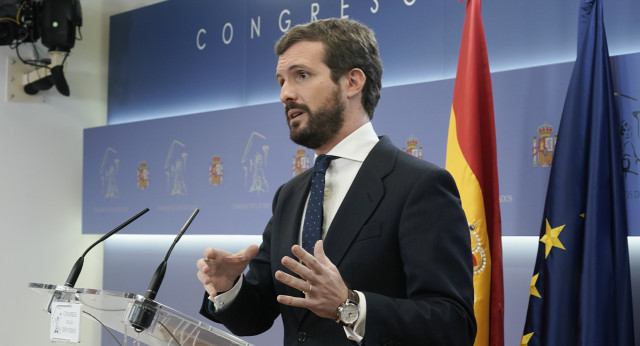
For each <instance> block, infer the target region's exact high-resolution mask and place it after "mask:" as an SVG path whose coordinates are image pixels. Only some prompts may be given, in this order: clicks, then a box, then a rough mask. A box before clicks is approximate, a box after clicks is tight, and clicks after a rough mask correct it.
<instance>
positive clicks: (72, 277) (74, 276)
mask: <svg viewBox="0 0 640 346" xmlns="http://www.w3.org/2000/svg"><path fill="white" fill-rule="evenodd" d="M148 211H149V208H145V209H144V210H143V211H141V212H139V213H138V214H136V215H134V216H133V217H132V218H130V219H129V220H127V221H125V222H123V223H122V224H121V225H120V226H118V227H116V228H114V229H113V230H111V231H110V232H109V233H107V234H105V235H103V236H102V237H101V238H100V239H98V240H97V241H96V242H95V243H93V244H92V245H91V246H89V248H88V249H87V250H85V252H84V253H83V254H82V256H80V258H78V260H77V261H76V264H74V265H73V268H71V273H69V277H68V278H67V281H66V282H65V284H64V285H65V286H67V287H73V286H74V285H75V284H76V281H77V280H78V276H80V271H82V265H83V264H84V256H85V255H86V254H87V252H89V250H91V249H93V247H94V246H96V245H98V244H100V243H101V242H103V241H105V240H106V239H107V238H109V237H110V236H112V235H114V234H115V233H117V232H118V231H120V230H121V229H123V228H125V227H126V226H127V225H129V224H130V223H132V222H133V221H135V220H136V219H137V218H139V217H140V216H142V214H144V213H146V212H148Z"/></svg>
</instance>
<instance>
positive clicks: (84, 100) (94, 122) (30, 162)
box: [0, 0, 158, 345]
mask: <svg viewBox="0 0 640 346" xmlns="http://www.w3.org/2000/svg"><path fill="white" fill-rule="evenodd" d="M155 2H158V1H157V0H155V1H154V0H138V1H134V2H132V1H128V0H89V1H83V2H82V10H83V15H84V26H83V27H82V34H83V36H84V39H83V40H82V41H77V42H76V46H75V48H74V49H73V50H72V55H71V56H70V57H69V58H68V60H67V70H66V72H65V75H66V77H67V82H68V84H69V87H70V89H71V96H70V97H65V96H62V95H60V94H59V93H58V92H57V91H56V90H55V88H52V89H51V90H49V91H45V92H41V93H40V94H39V95H44V99H43V100H44V101H43V102H39V103H16V102H7V100H6V99H5V95H6V90H7V82H8V80H7V60H8V57H10V56H15V55H16V54H15V51H14V50H12V49H10V48H9V47H8V46H2V47H0V157H2V164H1V166H0V167H2V168H1V169H0V191H1V193H2V195H1V196H2V197H0V278H1V279H0V297H1V298H0V311H1V312H2V313H0V335H1V337H0V338H1V341H0V344H3V345H46V344H49V343H50V342H49V315H48V314H46V313H44V312H43V311H42V308H43V306H44V305H45V303H46V302H47V298H46V297H45V296H43V295H39V294H37V293H35V292H33V291H31V290H29V289H28V284H29V283H30V282H38V283H52V284H64V280H65V279H66V278H67V276H68V274H69V270H70V269H71V267H72V265H73V263H75V261H76V260H77V258H78V257H79V256H80V255H81V254H82V253H83V252H84V250H85V249H86V248H87V247H88V246H89V245H90V244H91V243H93V242H94V241H95V240H97V239H98V236H96V235H83V234H81V203H82V192H81V191H82V131H83V129H85V128H87V127H95V126H102V125H105V124H106V118H107V102H106V101H107V72H108V71H107V66H108V47H109V45H108V40H109V27H108V25H109V16H110V15H112V14H115V13H120V12H123V11H127V10H131V9H133V8H137V7H141V6H144V5H148V4H151V3H155ZM132 3H133V4H132ZM20 52H21V53H23V52H24V53H25V54H26V53H27V52H29V48H28V47H26V46H25V47H24V51H23V50H22V49H21V51H20ZM102 266H103V261H102V247H96V248H94V249H93V250H92V252H91V253H89V254H88V255H87V257H86V258H85V265H84V269H83V271H82V274H81V275H80V278H79V280H78V282H77V284H76V287H91V288H100V287H102ZM82 323H83V327H82V329H81V333H82V343H83V344H85V345H99V343H100V342H99V340H100V339H99V338H100V329H99V328H98V325H97V324H96V323H92V322H89V320H88V319H84V320H83V321H82Z"/></svg>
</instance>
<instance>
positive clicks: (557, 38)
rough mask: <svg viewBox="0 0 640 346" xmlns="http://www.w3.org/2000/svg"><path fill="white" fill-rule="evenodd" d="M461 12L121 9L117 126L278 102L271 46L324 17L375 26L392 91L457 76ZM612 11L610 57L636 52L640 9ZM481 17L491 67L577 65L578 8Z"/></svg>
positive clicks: (248, 1) (306, 6)
mask: <svg viewBox="0 0 640 346" xmlns="http://www.w3.org/2000/svg"><path fill="white" fill-rule="evenodd" d="M464 9H465V6H464V3H460V2H457V1H450V0H435V1H433V0H431V1H424V0H404V1H378V0H370V1H353V0H351V1H350V0H339V1H338V0H313V1H311V0H301V1H292V0H271V1H263V0H244V1H238V0H219V1H207V0H170V1H165V2H161V3H158V4H155V5H152V6H148V7H144V8H141V9H138V10H134V11H130V12H126V13H122V14H118V15H115V16H112V17H111V25H110V46H109V99H108V114H109V122H110V123H121V122H127V121H132V120H141V119H150V118H157V117H164V116H175V115H181V114H193V113H200V112H203V111H210V110H214V109H224V108H231V107H238V106H246V105H252V104H261V103H268V102H275V101H276V100H277V98H278V93H279V91H278V87H277V84H276V83H275V78H274V71H275V65H276V57H275V54H274V52H273V45H274V43H275V42H276V41H277V40H278V38H279V37H280V36H281V35H282V33H283V32H285V31H286V30H288V29H289V28H290V27H292V26H293V25H296V24H300V23H304V22H308V21H310V20H312V19H319V18H327V17H341V16H344V17H349V18H353V19H357V20H359V21H362V22H363V23H365V24H367V25H369V26H370V27H372V28H373V29H374V31H375V32H376V35H377V38H378V41H379V44H380V54H381V57H382V60H383V62H384V66H385V74H384V78H383V83H384V85H385V86H394V85H401V84H409V83H416V82H425V81H430V80H440V79H447V78H452V77H453V76H454V75H455V70H456V64H457V60H458V51H459V47H460V36H461V31H462V23H463V19H464ZM606 9H607V11H606V12H605V15H606V19H607V29H608V30H607V34H608V38H609V44H610V49H611V52H612V55H616V54H620V53H628V52H632V51H637V47H638V46H639V45H640V36H639V35H635V33H637V32H640V22H639V21H637V20H636V18H635V16H634V14H635V13H640V2H638V1H635V0H620V1H616V2H608V3H607V8H606ZM483 18H484V24H485V35H486V38H487V45H488V52H489V60H490V62H491V68H492V70H493V71H499V70H505V69H514V68H521V67H523V66H536V65H545V64H550V63H555V62H558V61H569V60H573V59H574V58H575V37H576V27H577V25H576V18H577V4H576V3H575V2H572V1H568V2H542V3H540V2H527V1H488V2H485V3H483ZM633 47H635V48H633Z"/></svg>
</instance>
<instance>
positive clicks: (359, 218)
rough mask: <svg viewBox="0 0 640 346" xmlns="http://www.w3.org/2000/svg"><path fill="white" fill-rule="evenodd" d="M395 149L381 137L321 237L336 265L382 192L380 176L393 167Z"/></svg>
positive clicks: (378, 200) (326, 251)
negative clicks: (323, 235)
mask: <svg viewBox="0 0 640 346" xmlns="http://www.w3.org/2000/svg"><path fill="white" fill-rule="evenodd" d="M397 150H398V149H397V148H395V146H393V144H392V143H391V141H390V140H389V139H388V138H387V137H381V138H380V141H379V142H378V144H376V146H374V147H373V149H372V150H371V152H370V153H369V155H367V158H366V159H365V160H364V162H363V163H362V167H360V170H359V171H358V174H357V175H356V178H355V179H354V181H353V184H351V187H350V188H349V191H348V192H347V195H346V196H345V198H344V200H343V201H342V204H341V205H340V208H338V212H337V213H336V216H335V217H334V219H333V221H332V223H331V227H330V228H329V231H328V232H327V236H326V237H325V240H324V244H325V246H324V250H325V253H326V254H327V257H329V259H330V260H331V262H332V263H333V264H335V265H336V266H338V265H339V264H340V262H341V261H342V258H343V257H344V255H345V253H346V252H347V249H348V248H349V246H350V245H351V243H352V242H353V241H354V239H355V238H356V236H357V235H358V232H360V229H361V228H362V226H364V224H365V223H366V222H367V220H368V219H369V217H370V216H371V214H372V213H373V212H374V210H375V209H376V207H377V206H378V204H379V203H380V200H381V199H382V197H383V196H384V185H383V181H382V180H383V178H384V177H385V176H386V175H388V174H389V173H390V172H391V171H392V170H393V167H394V164H395V157H396V154H397Z"/></svg>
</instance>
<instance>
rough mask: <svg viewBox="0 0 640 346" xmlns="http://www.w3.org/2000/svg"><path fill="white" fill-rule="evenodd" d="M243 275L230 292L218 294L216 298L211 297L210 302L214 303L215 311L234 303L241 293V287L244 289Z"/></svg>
mask: <svg viewBox="0 0 640 346" xmlns="http://www.w3.org/2000/svg"><path fill="white" fill-rule="evenodd" d="M242 280H243V275H240V278H239V279H238V282H236V284H235V285H233V287H231V289H230V290H228V291H226V292H224V293H221V294H218V295H216V296H215V297H211V296H209V300H210V301H211V302H213V307H214V311H218V310H222V309H224V308H225V307H226V306H227V305H229V304H231V303H233V301H234V300H235V299H236V297H237V296H238V292H240V287H242Z"/></svg>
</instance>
